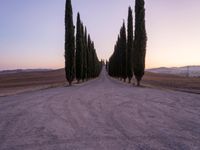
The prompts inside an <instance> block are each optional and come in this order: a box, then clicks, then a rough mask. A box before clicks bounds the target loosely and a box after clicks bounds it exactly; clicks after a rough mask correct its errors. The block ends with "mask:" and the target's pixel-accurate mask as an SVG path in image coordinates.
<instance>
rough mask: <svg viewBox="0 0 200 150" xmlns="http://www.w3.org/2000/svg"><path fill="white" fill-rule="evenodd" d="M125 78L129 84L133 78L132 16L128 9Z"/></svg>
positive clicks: (130, 10)
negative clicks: (126, 77)
mask: <svg viewBox="0 0 200 150" xmlns="http://www.w3.org/2000/svg"><path fill="white" fill-rule="evenodd" d="M127 34H128V35H127V76H128V80H129V83H130V82H131V79H132V77H133V60H132V53H133V15H132V9H131V7H129V10H128V27H127Z"/></svg>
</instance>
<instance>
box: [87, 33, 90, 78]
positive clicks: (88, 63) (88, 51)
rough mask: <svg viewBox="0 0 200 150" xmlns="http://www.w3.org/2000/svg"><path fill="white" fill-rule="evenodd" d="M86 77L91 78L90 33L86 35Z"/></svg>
mask: <svg viewBox="0 0 200 150" xmlns="http://www.w3.org/2000/svg"><path fill="white" fill-rule="evenodd" d="M87 77H88V79H89V78H91V39H90V35H88V40H87Z"/></svg>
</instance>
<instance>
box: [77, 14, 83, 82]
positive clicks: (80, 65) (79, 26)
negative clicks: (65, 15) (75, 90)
mask: <svg viewBox="0 0 200 150" xmlns="http://www.w3.org/2000/svg"><path fill="white" fill-rule="evenodd" d="M82 54H83V29H82V24H81V20H80V14H79V13H78V14H77V23H76V79H77V81H78V82H79V81H80V80H81V79H82V73H83V58H82Z"/></svg>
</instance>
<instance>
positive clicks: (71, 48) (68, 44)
mask: <svg viewBox="0 0 200 150" xmlns="http://www.w3.org/2000/svg"><path fill="white" fill-rule="evenodd" d="M74 42H75V37H74V24H73V12H72V5H71V0H66V6H65V73H66V79H67V81H68V82H69V85H70V86H71V85H72V81H73V80H74V76H75V73H74V70H75V67H74V52H75V43H74Z"/></svg>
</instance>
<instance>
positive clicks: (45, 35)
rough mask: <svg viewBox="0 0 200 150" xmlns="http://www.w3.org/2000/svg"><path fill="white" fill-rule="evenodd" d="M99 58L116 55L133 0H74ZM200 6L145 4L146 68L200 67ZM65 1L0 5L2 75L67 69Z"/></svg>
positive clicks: (190, 0) (174, 1)
mask: <svg viewBox="0 0 200 150" xmlns="http://www.w3.org/2000/svg"><path fill="white" fill-rule="evenodd" d="M72 5H73V9H74V24H75V23H76V20H75V19H76V14H77V11H79V12H80V14H81V18H82V20H83V22H84V24H85V25H86V26H87V28H88V31H89V33H90V34H91V37H92V39H93V40H94V42H95V46H96V49H97V54H98V56H99V58H100V59H101V58H103V59H108V58H109V57H110V55H111V54H112V52H113V47H114V44H115V41H116V39H117V34H118V33H119V29H120V27H121V25H122V22H123V19H125V21H126V20H127V13H128V6H129V5H130V6H131V7H132V8H134V0H72ZM199 6H200V1H199V0H146V25H147V34H148V47H147V61H146V66H147V68H152V67H160V66H168V67H171V66H184V65H200V44H199V42H200V19H199V18H200V9H199ZM64 7H65V0H1V1H0V18H1V19H0V70H2V69H16V68H61V67H63V66H64V59H63V54H64Z"/></svg>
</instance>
